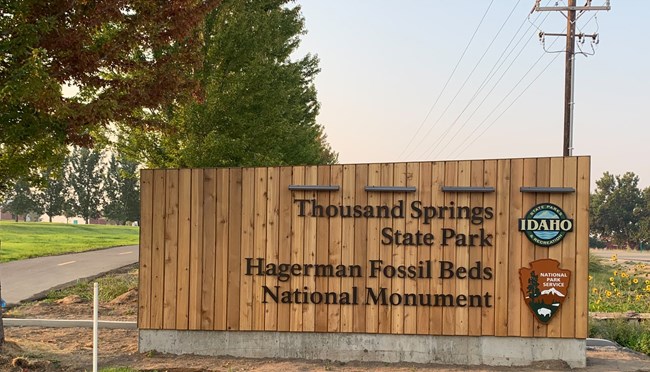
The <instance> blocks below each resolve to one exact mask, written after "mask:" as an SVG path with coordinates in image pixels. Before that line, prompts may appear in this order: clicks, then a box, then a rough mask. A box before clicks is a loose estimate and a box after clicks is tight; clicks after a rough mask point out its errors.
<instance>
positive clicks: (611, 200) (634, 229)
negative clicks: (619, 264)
mask: <svg viewBox="0 0 650 372" xmlns="http://www.w3.org/2000/svg"><path fill="white" fill-rule="evenodd" d="M589 219H590V225H591V239H590V243H591V246H592V247H604V246H606V245H608V244H613V245H616V246H619V247H629V248H643V249H649V248H650V187H646V188H645V189H643V190H642V189H641V188H640V187H639V177H638V176H637V175H636V174H634V173H633V172H627V173H625V174H623V175H622V176H620V175H616V176H615V175H612V174H611V173H609V172H605V173H604V174H603V176H602V177H601V178H600V179H599V180H598V181H596V191H595V192H594V193H593V194H592V195H591V200H590V208H589Z"/></svg>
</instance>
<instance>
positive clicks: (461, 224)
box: [452, 161, 480, 336]
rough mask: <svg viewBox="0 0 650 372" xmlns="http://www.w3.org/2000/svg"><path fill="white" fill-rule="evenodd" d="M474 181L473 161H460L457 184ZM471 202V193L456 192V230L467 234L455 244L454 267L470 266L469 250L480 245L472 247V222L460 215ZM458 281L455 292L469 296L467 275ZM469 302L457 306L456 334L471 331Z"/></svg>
mask: <svg viewBox="0 0 650 372" xmlns="http://www.w3.org/2000/svg"><path fill="white" fill-rule="evenodd" d="M471 181H472V162H470V161H460V162H458V173H457V185H458V186H471ZM469 204H470V195H469V193H466V192H463V193H458V194H456V205H455V206H454V209H456V211H455V216H456V227H455V228H454V230H455V231H456V234H457V236H456V237H457V238H458V237H461V235H458V234H465V236H466V240H465V241H464V242H463V241H462V240H461V242H460V244H454V248H455V250H456V259H455V260H453V261H452V262H453V263H454V268H460V267H464V268H466V269H467V268H468V267H469V251H470V250H477V249H479V248H480V247H471V246H470V241H469V240H468V239H469V237H467V235H468V233H469V225H470V222H469V220H468V219H466V218H462V216H459V213H461V207H465V206H469ZM470 213H471V212H470ZM452 280H455V281H456V291H455V292H454V293H456V294H457V296H458V295H460V294H463V295H465V296H467V294H468V293H469V281H470V279H468V278H467V277H466V278H464V279H459V278H455V279H452ZM468 306H469V304H468V303H467V302H466V303H465V306H458V304H456V307H455V313H456V314H455V317H456V329H455V331H454V334H455V335H458V336H466V335H467V334H468V333H469V308H468Z"/></svg>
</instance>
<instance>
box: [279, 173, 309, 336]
mask: <svg viewBox="0 0 650 372" xmlns="http://www.w3.org/2000/svg"><path fill="white" fill-rule="evenodd" d="M291 183H292V184H294V185H304V184H305V172H304V168H303V167H293V169H292V176H291ZM283 192H286V190H283ZM291 194H292V200H291V212H290V213H291V216H290V218H291V220H292V221H291V261H290V262H291V263H292V264H301V263H302V262H303V258H304V257H303V246H304V227H305V218H307V217H300V216H298V211H299V206H298V203H296V202H295V201H296V200H297V199H304V198H305V192H304V191H291ZM290 283H291V290H292V291H295V290H298V291H300V292H302V291H303V276H302V275H291V280H290ZM302 324H303V320H302V304H300V303H295V302H294V303H292V304H291V305H290V318H289V330H291V331H293V332H301V331H302Z"/></svg>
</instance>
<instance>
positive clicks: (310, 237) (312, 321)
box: [302, 166, 327, 332]
mask: <svg viewBox="0 0 650 372" xmlns="http://www.w3.org/2000/svg"><path fill="white" fill-rule="evenodd" d="M305 184H306V185H317V184H318V168H317V167H316V166H311V167H306V168H305ZM321 193H322V192H321ZM317 194H318V192H316V191H312V192H305V198H306V199H312V200H315V199H316V195H317ZM302 218H303V219H304V220H305V222H304V223H305V228H304V229H305V234H304V243H303V244H304V250H303V258H302V260H303V262H305V263H309V264H316V263H322V262H325V261H321V262H317V261H316V223H317V222H316V220H317V218H316V217H302ZM303 280H304V282H303V284H304V286H305V287H307V288H309V290H310V291H314V290H316V277H315V276H314V275H309V276H305V277H303ZM318 306H319V307H323V308H327V306H326V305H324V304H320V305H318ZM315 316H316V305H314V304H313V303H309V304H303V305H302V331H303V332H313V331H314V329H315V327H316V318H315Z"/></svg>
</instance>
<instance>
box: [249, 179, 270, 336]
mask: <svg viewBox="0 0 650 372" xmlns="http://www.w3.org/2000/svg"><path fill="white" fill-rule="evenodd" d="M267 184H268V169H267V168H255V226H254V229H253V231H254V244H255V248H254V252H255V253H254V255H253V257H255V258H256V259H257V258H262V259H264V261H265V262H266V238H267V237H266V234H267V227H268V225H267V223H266V216H267V214H268V211H267V209H266V207H267V205H268V198H267V196H268V192H267ZM265 284H266V282H265V279H264V276H258V275H253V325H252V329H253V330H255V331H263V330H264V303H263V301H264V293H263V289H264V288H263V287H264V285H265Z"/></svg>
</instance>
